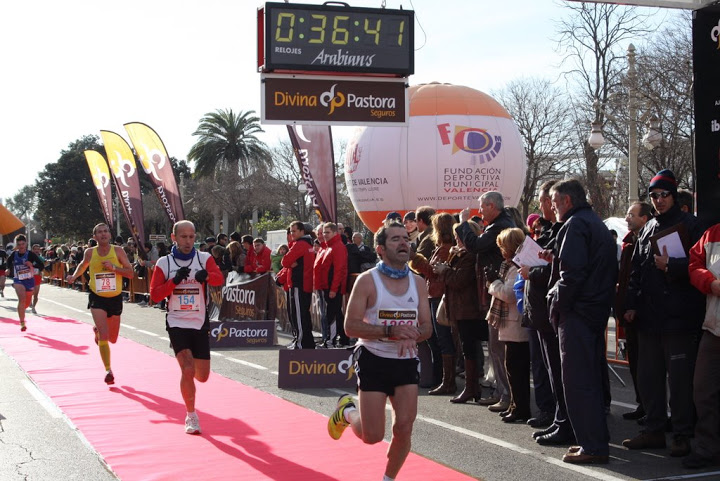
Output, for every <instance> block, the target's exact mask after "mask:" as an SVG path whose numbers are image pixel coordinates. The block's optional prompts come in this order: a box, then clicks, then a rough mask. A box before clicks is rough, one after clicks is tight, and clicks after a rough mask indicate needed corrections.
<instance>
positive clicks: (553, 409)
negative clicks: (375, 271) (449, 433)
mask: <svg viewBox="0 0 720 481" xmlns="http://www.w3.org/2000/svg"><path fill="white" fill-rule="evenodd" d="M677 184H678V183H677V181H676V179H675V177H674V175H673V173H672V172H671V171H669V170H663V171H661V172H658V174H657V175H655V176H654V177H653V178H652V179H651V181H650V183H649V189H648V197H649V202H635V203H633V204H632V205H631V206H630V207H629V209H628V211H627V215H626V217H625V221H626V222H627V225H628V233H627V235H626V236H625V237H624V238H623V239H621V240H620V242H619V243H618V242H617V240H616V239H617V233H613V232H611V231H610V230H608V228H607V227H606V226H605V224H604V223H603V222H602V220H600V219H599V218H598V216H597V215H596V214H595V213H594V212H593V209H592V206H591V205H590V204H589V203H588V202H587V199H586V193H585V190H584V188H583V186H582V184H581V183H580V182H579V181H577V180H574V179H566V180H562V181H558V182H555V181H549V182H546V183H545V184H543V185H542V186H541V187H540V188H539V192H538V198H537V205H538V210H539V212H538V213H533V214H531V215H529V216H528V217H527V219H522V217H521V215H520V213H519V211H518V210H517V209H515V208H513V207H507V206H505V205H504V196H503V195H502V193H500V192H487V193H485V194H483V195H482V196H481V197H480V199H479V202H480V206H479V214H480V215H478V216H474V217H471V216H470V212H469V209H465V210H463V211H462V212H460V213H459V214H450V213H447V212H436V211H435V209H433V208H432V207H429V206H421V207H418V208H417V209H416V210H415V211H411V212H408V213H406V214H405V215H404V216H401V215H400V214H399V213H397V212H391V213H389V214H388V215H387V217H386V222H388V221H394V222H401V223H402V224H403V225H404V226H405V228H406V230H407V233H408V237H409V239H410V242H411V246H412V254H411V256H410V267H411V269H412V270H413V271H415V272H416V273H417V274H419V275H420V276H422V277H423V278H424V280H425V281H426V283H427V291H428V302H429V304H430V307H431V309H430V310H431V313H432V323H433V335H432V337H431V338H430V339H429V340H428V341H427V348H428V349H429V351H430V352H431V356H430V359H431V364H430V365H424V366H423V369H431V370H432V376H431V377H430V379H432V381H431V382H430V383H429V385H426V386H423V387H429V388H431V389H430V390H429V394H430V395H436V396H437V395H445V396H449V397H450V399H449V400H450V401H451V402H453V403H456V404H458V403H461V404H464V403H468V402H477V403H478V404H480V405H482V406H487V408H488V409H489V410H490V411H493V412H497V413H498V414H499V415H500V417H501V419H502V421H503V422H505V423H527V424H529V425H531V426H532V427H534V428H536V429H537V430H536V431H535V432H534V433H533V438H535V440H536V442H537V443H538V444H541V445H568V446H570V448H569V450H568V453H567V454H565V456H564V458H563V460H564V461H565V462H568V463H577V464H588V463H606V462H608V454H609V453H608V451H609V432H608V427H607V421H606V416H607V414H609V413H610V388H609V379H608V365H607V359H606V352H607V346H606V329H607V325H608V320H609V318H611V316H612V317H614V319H615V321H616V327H617V336H618V338H620V339H621V340H622V341H621V344H622V346H623V353H624V354H625V356H626V359H627V361H628V363H629V367H630V372H631V376H632V380H633V385H634V388H635V394H636V401H637V408H636V409H635V410H633V411H631V412H626V413H624V415H623V418H624V419H626V420H629V421H637V422H638V424H640V425H641V426H642V427H643V430H642V431H641V432H640V433H639V434H638V435H637V436H635V437H632V438H630V439H626V440H625V441H624V442H623V445H624V446H625V447H626V448H628V449H662V448H665V447H666V432H670V433H671V437H670V439H671V442H670V455H671V456H675V457H684V460H683V464H684V465H685V466H686V467H688V468H699V467H705V466H709V465H711V464H714V463H716V462H718V461H720V458H719V456H720V410H719V409H718V407H719V406H720V379H719V378H718V376H720V375H719V374H718V372H720V369H718V367H720V366H719V365H720V354H718V353H720V327H719V326H720V314H719V312H720V309H718V306H719V305H720V302H719V301H718V297H720V280H718V279H719V278H720V267H718V266H719V265H720V261H718V259H719V258H720V249H719V248H718V247H717V246H718V245H720V224H719V225H717V226H715V227H713V228H711V229H708V230H707V231H706V232H705V233H704V234H703V228H701V226H700V223H699V222H698V220H697V218H696V217H695V216H694V215H693V214H692V212H693V208H692V195H690V196H689V198H688V195H687V193H686V192H683V191H682V190H679V189H678V185H677ZM675 238H677V239H678V242H677V243H676V244H677V245H675V244H672V242H671V241H668V239H670V240H672V239H675ZM663 239H664V240H663ZM93 242H94V241H93V240H92V239H91V240H89V241H88V242H87V243H78V242H76V243H71V244H61V245H60V244H57V245H50V246H48V247H46V248H44V249H43V251H42V255H43V257H44V259H45V262H46V263H47V266H48V267H47V268H48V269H49V268H50V267H51V266H52V265H53V264H54V263H57V262H62V263H65V264H66V265H67V270H68V271H71V270H72V269H74V268H75V266H76V265H77V264H78V263H79V262H80V261H81V260H82V257H83V251H84V249H86V248H87V247H89V246H92V245H93ZM668 242H669V244H668ZM116 243H118V244H119V245H122V247H123V248H124V249H125V251H126V253H127V254H128V258H129V259H130V261H131V262H132V263H133V264H134V265H135V266H136V270H137V272H138V273H141V272H142V271H143V269H147V268H149V267H152V266H154V264H155V262H156V261H157V260H158V258H160V257H162V256H164V255H166V254H167V252H168V246H167V245H166V244H165V243H163V242H158V243H157V244H155V245H153V244H151V243H146V244H145V245H144V246H143V255H139V253H138V246H136V245H135V242H134V240H133V239H132V238H129V239H127V240H126V241H124V240H123V239H122V238H118V239H116ZM530 244H533V245H535V244H536V250H537V252H539V253H538V254H536V257H537V259H535V261H536V262H535V261H533V262H528V263H524V262H523V261H521V260H519V259H520V258H518V257H516V255H517V254H519V252H520V250H521V249H522V248H523V247H527V246H528V245H530ZM618 245H620V247H618ZM663 246H664V247H663ZM11 247H12V246H8V248H11ZM673 247H676V248H679V251H678V250H677V249H675V250H672V248H673ZM198 249H199V250H201V251H206V252H209V253H210V254H211V255H212V256H213V257H214V259H215V261H216V263H217V265H218V266H219V267H220V269H221V270H222V272H223V274H224V275H225V276H226V277H227V276H229V275H230V274H231V273H238V274H249V275H261V274H265V273H271V275H272V276H273V279H274V280H275V282H276V283H277V284H278V285H279V286H282V288H283V289H284V290H285V292H286V295H287V301H288V302H287V305H288V311H289V312H288V314H289V318H290V323H291V327H292V335H293V339H292V342H291V343H290V344H289V345H288V346H287V347H288V348H290V349H315V348H331V347H347V346H349V345H352V344H353V341H354V340H353V339H349V338H348V337H347V335H346V334H345V332H344V329H343V324H344V307H345V304H346V302H347V297H348V295H349V293H350V291H351V290H352V286H353V281H354V279H355V278H356V277H357V274H359V273H361V272H363V271H365V270H367V269H370V268H372V267H374V266H375V263H376V261H377V256H376V253H375V250H374V248H373V247H370V246H368V245H366V244H365V243H364V236H363V234H362V233H360V232H353V231H352V229H350V228H348V227H344V226H343V225H342V224H335V223H333V222H325V223H321V224H319V225H317V226H314V227H313V226H310V225H308V224H306V223H304V222H302V221H295V222H293V223H292V224H291V225H290V226H289V227H288V228H287V230H286V243H284V244H282V245H280V246H279V247H277V248H276V249H275V250H274V251H271V249H270V248H269V247H268V246H267V245H266V241H265V240H264V239H262V238H261V237H256V238H253V237H252V236H249V235H241V234H240V233H238V232H233V233H232V234H230V235H229V236H227V235H225V234H220V235H218V236H217V237H207V238H205V239H204V240H202V241H201V242H200V243H199V245H198ZM668 249H670V250H668ZM311 305H313V306H314V309H316V310H317V312H318V313H319V316H320V319H321V323H320V324H321V332H320V338H319V339H316V338H315V337H314V335H313V329H312V323H311V320H310V318H311V316H310V309H311ZM701 339H702V341H701ZM531 376H532V385H533V386H534V401H535V403H534V404H535V407H532V406H531V400H532V399H533V397H531ZM462 378H464V385H463V389H462V391H461V392H460V393H459V394H458V393H457V391H458V388H459V383H460V382H462V381H461V380H462ZM668 383H669V396H670V398H671V399H672V404H670V403H669V400H668V393H667V390H666V386H667V385H668ZM421 386H422V385H421ZM484 388H485V389H487V391H486V392H487V394H486V395H485V396H483V395H482V393H483V389H484ZM668 409H670V411H671V418H668V415H667V413H668ZM693 436H695V438H696V443H695V449H694V450H693V448H692V445H691V442H690V439H691V438H692V437H693Z"/></svg>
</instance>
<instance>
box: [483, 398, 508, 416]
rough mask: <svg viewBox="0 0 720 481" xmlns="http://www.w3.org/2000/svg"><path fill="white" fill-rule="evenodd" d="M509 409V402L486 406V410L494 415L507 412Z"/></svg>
mask: <svg viewBox="0 0 720 481" xmlns="http://www.w3.org/2000/svg"><path fill="white" fill-rule="evenodd" d="M509 407H510V401H498V402H496V403H495V404H493V405H492V406H488V409H489V410H490V411H491V412H494V413H501V412H503V411H507V410H508V408H509Z"/></svg>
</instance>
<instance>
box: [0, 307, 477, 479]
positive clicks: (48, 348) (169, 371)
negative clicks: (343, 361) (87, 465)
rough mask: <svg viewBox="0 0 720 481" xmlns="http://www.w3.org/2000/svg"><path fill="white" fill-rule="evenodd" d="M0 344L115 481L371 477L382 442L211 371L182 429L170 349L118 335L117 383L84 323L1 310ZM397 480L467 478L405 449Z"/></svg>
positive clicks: (380, 461)
mask: <svg viewBox="0 0 720 481" xmlns="http://www.w3.org/2000/svg"><path fill="white" fill-rule="evenodd" d="M0 347H1V348H2V349H3V350H4V351H5V352H6V353H7V354H8V355H10V356H11V357H13V358H14V359H15V360H16V361H17V362H18V363H19V364H20V366H21V367H22V368H23V369H24V370H25V371H26V372H27V373H28V375H29V376H30V377H31V378H32V379H33V381H34V382H35V383H36V384H37V385H38V386H39V387H40V389H42V390H43V391H44V392H45V393H46V394H47V395H48V396H50V398H52V400H53V402H54V403H55V404H57V405H58V406H59V407H60V409H61V410H62V411H63V412H64V413H65V414H66V415H67V417H68V418H70V420H71V421H72V422H73V423H74V424H75V426H77V428H78V429H79V430H80V431H81V432H82V433H83V435H84V436H85V438H87V440H88V441H89V442H90V444H92V446H93V447H94V449H95V450H96V451H97V452H98V453H100V456H102V457H103V458H104V460H105V462H106V463H107V464H108V465H109V466H110V467H111V468H112V470H113V471H114V472H115V473H116V474H117V475H118V476H119V477H120V479H122V480H126V481H132V480H151V479H163V480H169V479H173V480H177V479H197V480H210V479H222V480H227V479H242V480H263V479H272V480H293V481H301V480H307V481H329V480H347V479H353V480H358V481H360V480H368V481H379V480H380V479H382V474H383V471H384V466H385V452H386V450H387V444H386V443H380V444H377V445H374V446H368V445H364V444H363V443H362V442H361V441H359V440H358V439H357V438H356V437H355V436H354V435H353V434H352V432H349V431H350V430H349V429H348V432H346V433H345V434H344V435H343V437H342V438H341V439H340V440H339V441H333V440H332V439H330V437H329V436H328V435H327V431H326V424H327V418H326V417H324V416H321V415H320V414H317V413H315V412H312V411H309V410H307V409H305V408H303V407H300V406H297V405H296V404H292V403H290V402H287V401H284V400H282V399H280V398H277V397H274V396H272V395H270V394H266V393H264V392H262V391H258V390H256V389H254V388H251V387H248V386H245V385H243V384H241V383H239V382H236V381H232V380H230V379H227V378H225V377H222V376H220V375H218V374H214V373H213V374H212V375H211V376H210V380H209V381H208V382H207V383H205V384H202V385H199V386H198V403H197V409H198V413H199V416H200V422H201V425H202V429H203V434H202V435H201V436H189V435H186V434H185V433H184V430H183V426H184V418H185V407H184V405H183V404H182V398H181V397H180V389H179V374H180V373H179V369H178V366H177V362H176V361H175V358H173V357H170V356H169V355H167V354H165V353H161V352H158V351H155V350H153V349H150V348H148V347H145V346H143V345H141V344H137V343H135V342H132V341H130V340H128V339H125V338H122V337H121V338H120V339H119V340H118V343H117V344H115V345H113V346H112V366H113V372H114V373H115V382H116V384H115V385H114V386H113V387H111V388H109V389H108V387H107V386H106V385H105V384H104V383H103V382H102V381H103V377H104V370H103V367H102V363H101V361H100V355H99V354H98V351H97V347H96V346H95V344H94V343H93V337H92V330H91V328H90V326H89V325H87V324H84V323H81V322H78V321H75V320H73V319H64V318H56V317H48V318H41V317H37V316H32V315H30V316H28V331H27V332H26V333H24V334H23V333H21V332H20V329H19V326H18V323H17V321H14V320H10V319H7V318H2V317H0ZM398 479H399V480H403V479H407V480H423V481H425V480H443V481H448V480H469V479H472V478H470V477H468V476H465V475H463V474H461V473H458V472H456V471H453V470H451V469H448V468H447V467H445V466H442V465H440V464H437V463H435V462H433V461H430V460H428V459H425V458H422V457H420V456H417V455H414V454H412V453H411V454H410V456H409V457H408V460H407V462H406V463H405V466H404V467H403V469H402V471H401V472H400V475H399V476H398Z"/></svg>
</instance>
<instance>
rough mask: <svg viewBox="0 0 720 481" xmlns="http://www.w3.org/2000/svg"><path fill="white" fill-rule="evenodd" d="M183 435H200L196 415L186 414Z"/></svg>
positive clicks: (198, 421)
mask: <svg viewBox="0 0 720 481" xmlns="http://www.w3.org/2000/svg"><path fill="white" fill-rule="evenodd" d="M185 433H187V434H200V433H201V431H200V420H199V419H198V416H197V413H192V414H191V413H188V415H187V416H185Z"/></svg>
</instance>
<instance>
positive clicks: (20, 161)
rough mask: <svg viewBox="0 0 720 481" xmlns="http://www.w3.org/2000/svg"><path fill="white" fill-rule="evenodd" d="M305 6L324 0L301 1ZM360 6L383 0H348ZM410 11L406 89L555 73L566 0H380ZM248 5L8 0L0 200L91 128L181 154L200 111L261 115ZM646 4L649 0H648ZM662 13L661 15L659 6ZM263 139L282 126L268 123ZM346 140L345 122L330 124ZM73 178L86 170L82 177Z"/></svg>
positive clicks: (484, 85) (493, 87) (281, 131)
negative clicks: (152, 141)
mask: <svg viewBox="0 0 720 481" xmlns="http://www.w3.org/2000/svg"><path fill="white" fill-rule="evenodd" d="M292 3H306V4H318V3H322V2H319V1H317V0H304V1H303V2H292ZM349 3H350V4H351V5H353V6H357V7H374V8H378V7H380V6H382V3H383V2H382V0H354V1H351V2H349ZM385 3H386V6H387V8H392V9H399V8H400V7H401V6H402V8H404V9H409V10H414V11H415V14H416V25H415V49H416V52H415V74H414V75H412V76H411V77H410V79H409V83H410V84H411V85H415V84H420V83H427V82H433V81H438V82H447V83H453V84H458V85H466V86H469V87H472V88H475V89H477V90H481V91H483V92H486V93H490V92H492V91H498V90H501V89H502V88H503V87H504V86H506V85H507V84H508V82H510V81H512V80H515V79H518V78H521V77H531V76H543V77H547V78H550V79H553V80H554V79H557V78H558V73H559V72H560V71H561V68H560V61H561V57H560V56H559V54H558V53H557V51H556V42H555V40H554V38H555V37H556V25H557V21H558V20H559V19H560V18H561V17H562V16H563V15H566V14H567V12H566V9H564V8H563V6H562V5H563V4H564V2H563V1H562V0H509V1H504V2H498V1H490V0H445V1H438V0H412V1H410V0H386V2H385ZM261 5H262V3H261V2H254V1H248V0H233V1H231V0H203V1H202V2H199V1H197V0H194V1H187V0H172V1H169V0H123V1H97V0H70V1H67V2H57V1H55V0H36V1H34V2H22V1H21V2H5V3H4V4H3V7H2V11H3V25H2V27H0V44H1V45H2V49H0V65H1V66H2V71H3V73H4V74H3V79H2V86H1V87H0V113H1V114H2V115H0V132H1V137H0V139H1V140H2V145H3V149H4V155H3V160H2V161H0V165H2V171H3V172H4V174H5V175H4V176H3V179H2V181H1V182H0V199H4V198H9V197H12V196H13V195H14V194H16V193H17V192H18V191H19V190H20V189H21V188H22V187H23V186H25V185H28V184H32V183H33V182H34V181H35V179H36V178H37V175H38V173H39V172H41V171H42V170H43V169H44V168H45V166H46V165H47V164H48V163H52V162H56V161H57V159H58V158H59V157H60V155H61V151H63V150H65V149H67V147H68V145H69V144H71V143H73V142H74V141H76V140H77V139H79V138H81V137H83V136H84V135H90V134H94V135H99V133H100V130H101V129H102V130H111V131H114V132H117V133H118V134H120V135H122V136H123V137H125V138H126V139H127V138H128V136H127V133H126V132H125V130H124V128H123V124H125V123H127V122H136V121H137V122H144V123H146V124H148V125H150V126H151V127H153V128H154V129H155V131H156V132H157V133H158V134H159V135H160V137H161V138H162V139H163V142H164V143H165V146H166V148H167V150H168V153H169V155H170V156H173V157H176V158H178V159H186V158H187V152H188V151H189V150H190V147H191V146H192V145H193V143H194V142H195V140H196V137H194V136H193V135H192V133H193V132H194V131H195V129H196V128H197V126H198V123H199V121H200V119H201V118H202V117H203V115H204V114H206V113H209V112H213V111H215V110H217V109H232V110H234V111H235V112H240V111H247V110H255V111H256V112H257V115H258V117H259V116H260V108H261V105H260V74H259V73H258V72H257V68H256V64H257V62H256V45H257V27H256V16H257V8H258V7H259V6H261ZM644 10H646V9H644ZM650 11H653V12H657V15H658V18H661V17H662V18H666V16H667V13H666V12H664V11H658V10H650ZM263 128H265V130H266V133H265V134H261V136H260V138H261V140H264V141H265V142H266V143H268V144H269V145H271V146H272V145H273V144H276V143H277V142H278V141H279V140H281V139H282V140H285V139H287V130H286V129H285V127H283V126H276V125H268V126H263ZM333 135H334V136H335V137H336V138H337V137H349V136H350V135H351V129H350V128H348V127H344V128H340V129H337V130H336V129H333ZM78 175H89V173H87V172H78Z"/></svg>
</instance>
